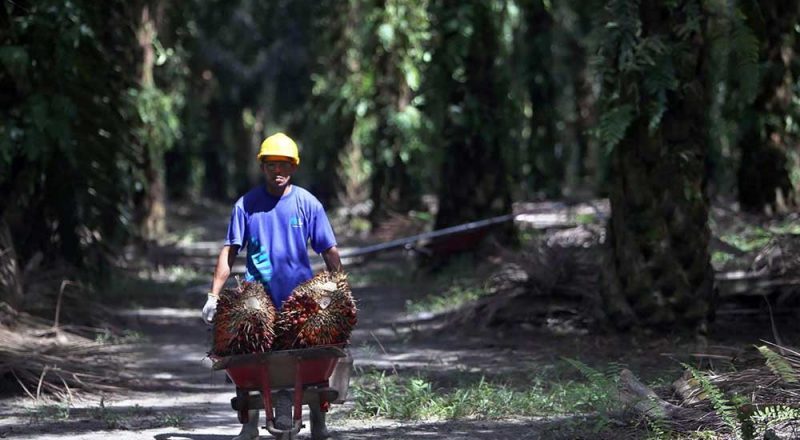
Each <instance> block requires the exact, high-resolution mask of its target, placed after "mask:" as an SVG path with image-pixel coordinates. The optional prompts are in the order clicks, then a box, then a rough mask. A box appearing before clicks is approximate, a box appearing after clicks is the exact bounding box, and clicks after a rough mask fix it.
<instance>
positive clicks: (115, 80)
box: [0, 1, 137, 263]
mask: <svg viewBox="0 0 800 440" xmlns="http://www.w3.org/2000/svg"><path fill="white" fill-rule="evenodd" d="M105 5H106V6H107V10H106V9H100V8H96V7H95V4H94V3H93V2H85V1H72V2H60V1H44V2H36V3H33V4H27V5H25V6H22V5H19V4H16V3H5V4H4V5H3V6H2V7H3V8H4V9H5V11H4V12H5V13H6V14H8V15H7V17H8V22H7V23H8V26H5V25H4V26H3V29H2V30H1V31H0V44H2V51H0V54H1V55H0V64H1V65H2V68H1V69H0V83H2V84H3V87H4V89H5V90H7V91H8V94H7V95H6V96H7V98H6V99H8V100H7V101H6V102H4V104H3V106H2V110H0V112H2V113H1V114H0V120H2V122H0V139H2V141H0V189H2V192H3V193H4V194H13V196H12V197H13V198H14V202H15V203H13V210H11V209H6V208H10V207H11V206H9V204H3V205H4V206H3V207H2V208H0V210H2V216H3V217H4V218H5V219H6V221H8V222H9V225H10V227H11V229H12V231H13V232H14V238H15V239H16V240H18V243H17V245H18V249H20V254H21V257H22V259H23V260H25V259H26V258H29V257H30V255H31V254H32V253H34V252H36V251H40V250H42V251H46V252H47V255H48V257H49V258H57V257H62V258H64V259H66V260H68V261H71V262H73V263H83V262H86V261H87V259H96V258H97V257H98V255H99V248H100V247H101V246H105V245H110V244H113V243H114V242H115V241H116V240H117V239H119V238H121V237H122V236H124V235H125V234H126V233H127V228H126V226H127V224H128V223H129V218H130V217H129V215H130V208H131V205H130V200H131V195H132V188H133V186H134V185H133V183H132V181H131V179H130V175H131V173H130V170H131V169H134V168H135V167H136V165H135V163H136V151H135V149H134V148H132V147H131V139H132V135H131V127H132V126H135V125H136V122H137V121H135V120H134V119H133V117H132V115H133V108H132V105H131V103H130V101H129V100H128V99H127V97H126V95H125V91H126V90H128V89H130V88H131V87H133V84H134V82H135V72H136V70H135V64H134V62H133V57H132V56H131V54H132V53H135V49H134V48H135V47H136V41H135V35H134V34H133V32H131V31H130V29H131V23H132V22H133V20H134V18H133V17H131V16H127V15H125V14H126V13H127V12H128V11H130V8H127V7H125V5H123V4H122V3H121V2H107V3H106V4H105ZM100 79H101V80H100ZM101 242H102V244H101ZM22 243H24V244H25V246H20V245H21V244H22Z"/></svg>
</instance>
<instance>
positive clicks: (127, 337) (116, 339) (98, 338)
mask: <svg viewBox="0 0 800 440" xmlns="http://www.w3.org/2000/svg"><path fill="white" fill-rule="evenodd" d="M103 330H104V331H103V332H101V333H97V334H96V335H95V337H94V340H95V342H98V343H101V344H138V343H144V342H147V341H148V338H147V336H145V334H144V333H141V332H137V331H134V330H127V329H126V330H123V331H122V334H116V333H114V332H112V331H111V330H109V329H103Z"/></svg>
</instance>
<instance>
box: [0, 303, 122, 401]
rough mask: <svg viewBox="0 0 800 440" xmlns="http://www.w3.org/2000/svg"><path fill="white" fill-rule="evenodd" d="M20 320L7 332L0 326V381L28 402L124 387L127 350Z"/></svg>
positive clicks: (29, 320)
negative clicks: (16, 391)
mask: <svg viewBox="0 0 800 440" xmlns="http://www.w3.org/2000/svg"><path fill="white" fill-rule="evenodd" d="M26 316H27V315H22V318H21V319H20V320H19V321H17V322H16V323H15V325H14V327H13V328H12V327H8V326H6V325H1V324H0V381H2V382H6V383H7V384H9V385H11V386H12V387H13V386H14V385H16V386H17V387H19V389H20V390H21V391H23V392H24V393H25V394H27V395H28V396H30V397H31V398H34V399H39V398H41V397H43V396H52V397H56V398H69V397H72V393H73V392H75V391H78V390H80V391H82V392H89V393H96V392H101V391H111V390H116V389H118V387H119V386H120V385H122V384H123V383H124V382H126V380H127V378H126V376H125V375H124V373H123V371H124V366H125V362H126V361H127V356H126V354H127V352H128V351H129V348H128V347H127V346H124V345H110V344H103V343H98V342H95V341H92V340H91V339H87V338H84V337H82V336H78V335H75V334H72V333H68V332H64V331H59V330H54V329H53V328H52V327H50V326H45V325H42V324H41V323H40V322H39V320H37V319H35V318H32V317H27V318H26Z"/></svg>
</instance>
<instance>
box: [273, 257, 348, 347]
mask: <svg viewBox="0 0 800 440" xmlns="http://www.w3.org/2000/svg"><path fill="white" fill-rule="evenodd" d="M356 322H357V320H356V304H355V301H354V300H353V293H352V291H351V290H350V284H349V283H348V282H347V275H346V274H344V273H343V272H320V273H318V274H317V275H315V276H314V277H313V278H311V279H310V280H308V281H306V282H305V283H303V284H300V285H299V286H297V287H296V288H295V289H294V290H293V291H292V294H291V295H290V296H289V298H287V299H286V301H284V302H283V307H282V308H281V312H280V315H278V323H277V325H276V327H277V333H278V338H277V340H276V342H275V346H276V348H279V349H290V348H304V347H313V346H316V345H330V344H343V343H346V342H347V341H348V339H350V333H351V332H352V331H353V327H355V325H356Z"/></svg>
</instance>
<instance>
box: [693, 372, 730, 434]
mask: <svg viewBox="0 0 800 440" xmlns="http://www.w3.org/2000/svg"><path fill="white" fill-rule="evenodd" d="M683 366H684V368H686V369H687V370H689V372H690V373H691V374H692V377H693V378H694V380H696V381H697V383H698V384H700V388H701V389H702V390H703V393H704V394H705V396H707V397H708V400H709V401H710V402H711V405H712V406H713V408H714V411H716V413H717V415H718V416H719V417H720V419H722V421H723V423H725V427H726V428H728V429H729V430H730V431H731V434H732V435H733V436H734V438H736V439H740V438H742V428H741V426H740V423H739V412H738V407H737V405H736V404H735V403H734V402H733V400H731V399H729V398H728V397H727V396H725V393H724V392H723V391H722V390H721V389H719V387H717V386H716V385H714V384H713V383H711V381H710V380H709V379H708V377H707V376H706V375H705V374H704V373H703V372H701V371H699V370H697V369H696V368H694V367H692V366H690V365H686V364H683Z"/></svg>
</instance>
